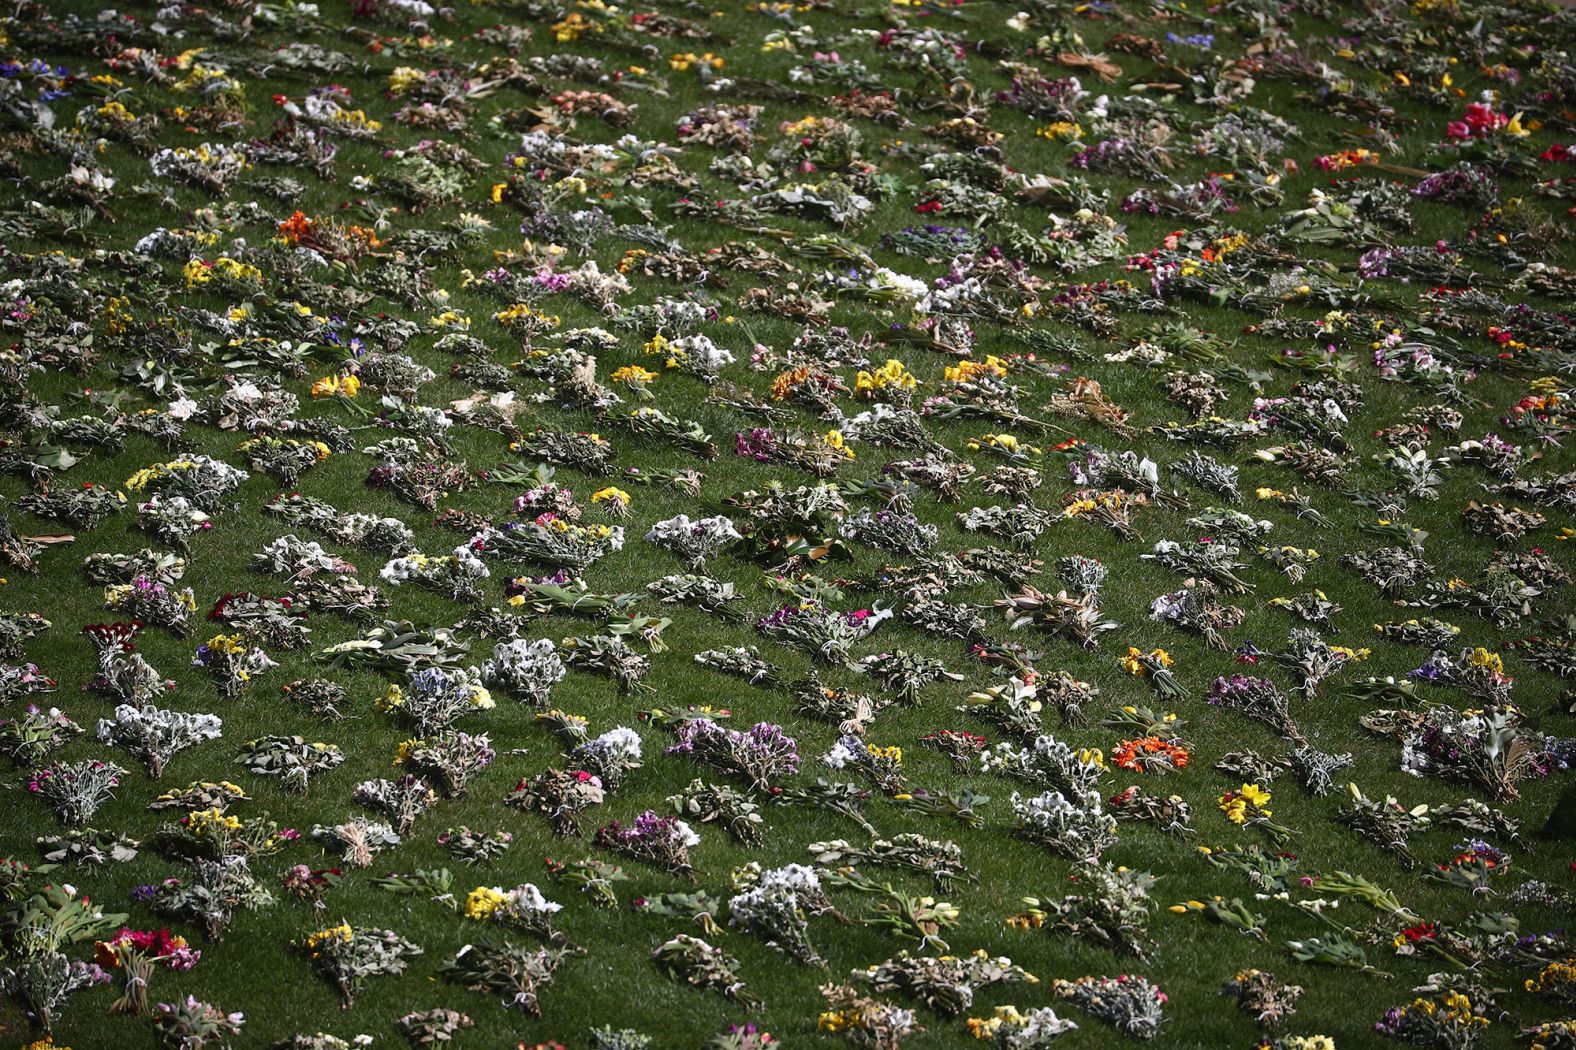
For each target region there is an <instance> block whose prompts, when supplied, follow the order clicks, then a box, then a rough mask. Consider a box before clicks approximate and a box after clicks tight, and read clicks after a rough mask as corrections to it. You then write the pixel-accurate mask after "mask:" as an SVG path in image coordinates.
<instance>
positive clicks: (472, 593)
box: [378, 543, 492, 604]
mask: <svg viewBox="0 0 1576 1050" xmlns="http://www.w3.org/2000/svg"><path fill="white" fill-rule="evenodd" d="M491 575H492V573H491V572H490V571H489V570H488V568H487V564H486V563H485V562H483V561H482V560H481V559H480V558H479V557H477V556H476V552H475V551H474V550H472V549H471V547H470V545H469V544H464V543H462V544H460V545H459V546H458V547H456V548H454V551H453V553H451V554H447V555H443V556H441V557H437V558H434V557H430V556H428V555H426V554H423V553H421V551H411V552H410V553H409V554H404V555H401V556H400V557H398V558H394V559H392V560H391V561H389V562H387V563H385V564H384V566H383V568H382V569H381V570H380V571H379V572H378V578H379V579H382V580H385V581H387V582H388V583H391V584H394V585H396V586H398V585H399V584H402V583H407V582H414V583H417V584H420V585H421V586H423V587H425V588H427V589H428V590H430V591H436V592H437V593H439V594H442V595H445V596H447V597H449V598H452V599H453V600H454V601H457V602H461V603H465V604H469V603H472V602H476V601H479V600H480V599H481V596H482V585H481V581H482V580H485V579H487V577H489V576H491Z"/></svg>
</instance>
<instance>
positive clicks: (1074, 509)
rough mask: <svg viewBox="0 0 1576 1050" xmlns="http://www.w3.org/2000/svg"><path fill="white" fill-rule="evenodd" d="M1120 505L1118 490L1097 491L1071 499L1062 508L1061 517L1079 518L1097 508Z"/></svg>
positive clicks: (1120, 496)
mask: <svg viewBox="0 0 1576 1050" xmlns="http://www.w3.org/2000/svg"><path fill="white" fill-rule="evenodd" d="M1121 505H1122V494H1121V492H1119V491H1116V490H1114V489H1113V490H1112V491H1110V492H1097V493H1095V494H1094V495H1093V496H1090V497H1088V498H1087V499H1079V500H1073V501H1072V502H1071V503H1069V504H1067V506H1065V507H1063V508H1062V517H1064V518H1081V517H1083V516H1084V515H1085V514H1092V513H1094V512H1095V511H1097V510H1116V509H1117V508H1119V507H1120V506H1121Z"/></svg>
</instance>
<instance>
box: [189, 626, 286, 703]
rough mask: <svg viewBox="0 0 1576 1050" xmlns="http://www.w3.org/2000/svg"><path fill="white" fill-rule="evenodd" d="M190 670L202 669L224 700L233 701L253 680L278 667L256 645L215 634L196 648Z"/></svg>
mask: <svg viewBox="0 0 1576 1050" xmlns="http://www.w3.org/2000/svg"><path fill="white" fill-rule="evenodd" d="M192 666H193V667H201V668H203V669H204V670H206V671H207V672H208V675H209V677H210V678H212V679H213V680H214V684H215V685H216V686H217V687H218V689H219V695H220V696H222V697H224V698H225V699H227V700H228V699H234V698H235V697H237V696H240V695H241V694H242V693H244V692H246V691H247V690H248V689H250V688H251V684H252V679H253V678H254V677H255V676H256V675H258V674H260V673H262V672H263V671H266V670H268V669H269V668H270V667H278V666H279V665H278V664H277V663H275V662H274V661H273V660H271V659H269V657H268V654H267V653H265V652H263V650H262V649H261V648H259V647H257V646H255V645H248V644H247V643H246V640H245V638H244V637H243V636H242V635H239V634H216V635H214V636H213V637H212V638H210V639H208V642H207V643H206V644H205V645H199V646H198V647H197V655H196V656H195V657H194V658H193V659H192Z"/></svg>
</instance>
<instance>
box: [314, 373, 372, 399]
mask: <svg viewBox="0 0 1576 1050" xmlns="http://www.w3.org/2000/svg"><path fill="white" fill-rule="evenodd" d="M360 392H361V380H360V379H359V378H357V377H356V376H353V375H347V376H340V375H332V376H324V377H323V378H322V379H319V380H317V381H316V382H314V383H313V384H312V396H313V397H355V396H356V395H357V394H358V393H360Z"/></svg>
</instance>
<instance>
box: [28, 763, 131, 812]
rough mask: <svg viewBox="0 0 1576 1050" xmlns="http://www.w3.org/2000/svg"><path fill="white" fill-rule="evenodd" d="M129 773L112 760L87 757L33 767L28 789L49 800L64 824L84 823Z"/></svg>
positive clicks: (106, 800)
mask: <svg viewBox="0 0 1576 1050" xmlns="http://www.w3.org/2000/svg"><path fill="white" fill-rule="evenodd" d="M125 775H126V770H124V769H122V768H121V767H119V766H117V765H115V764H113V763H111V762H104V761H101V760H99V759H96V758H84V759H79V760H77V761H75V762H64V763H60V764H59V765H54V766H44V767H42V768H40V769H35V770H33V772H32V773H30V774H28V778H27V790H28V791H30V792H32V793H33V794H35V795H37V796H38V797H39V798H41V799H43V800H44V801H45V802H47V803H48V804H49V806H50V808H51V809H53V810H54V811H55V815H56V816H57V817H59V818H60V822H61V823H62V824H66V825H71V826H75V827H83V826H85V825H86V824H87V822H88V821H90V820H92V819H93V814H95V813H97V812H98V811H99V808H100V807H101V806H103V805H104V803H106V802H108V801H109V800H110V798H112V797H113V796H114V794H115V789H116V788H117V787H119V786H120V781H121V778H122V777H124V776H125Z"/></svg>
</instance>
